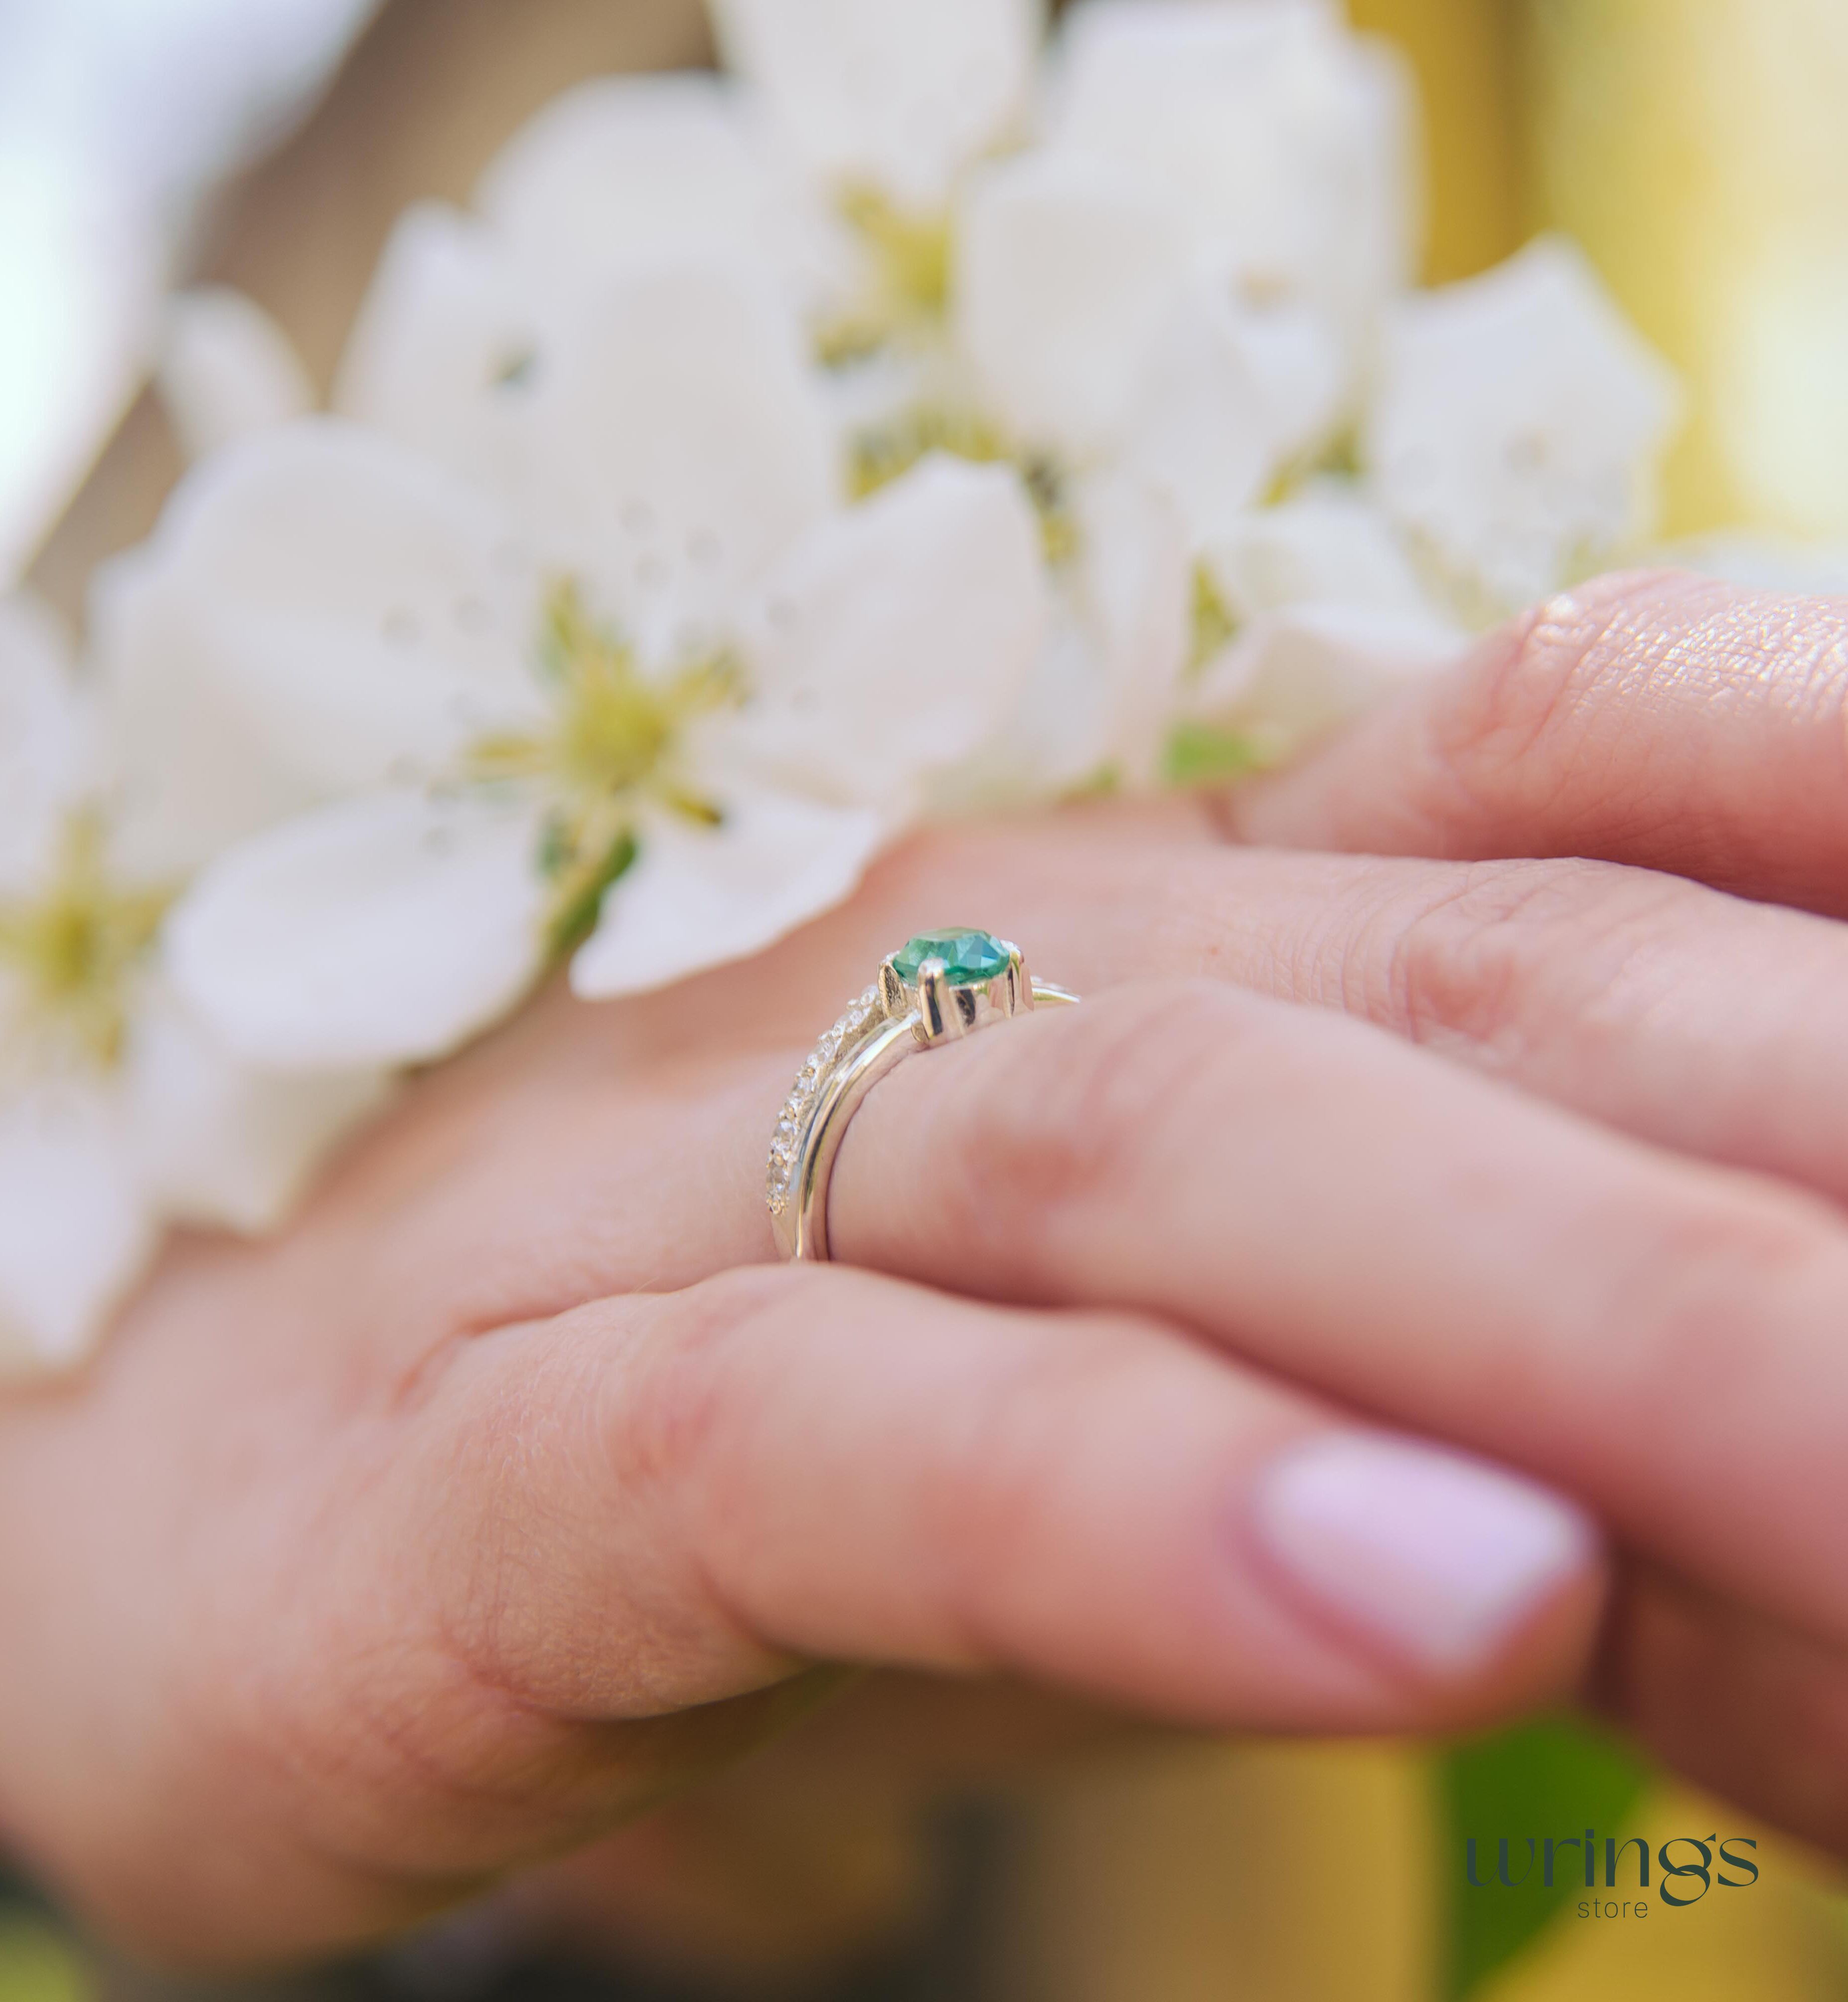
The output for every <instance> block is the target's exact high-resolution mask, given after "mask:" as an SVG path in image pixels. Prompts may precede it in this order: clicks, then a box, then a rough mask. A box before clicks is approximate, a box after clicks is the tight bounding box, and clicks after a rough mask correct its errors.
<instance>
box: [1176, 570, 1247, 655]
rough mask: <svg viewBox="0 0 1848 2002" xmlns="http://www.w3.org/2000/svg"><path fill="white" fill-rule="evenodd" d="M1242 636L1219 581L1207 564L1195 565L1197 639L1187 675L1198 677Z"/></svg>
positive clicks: (1193, 641) (1195, 631)
mask: <svg viewBox="0 0 1848 2002" xmlns="http://www.w3.org/2000/svg"><path fill="white" fill-rule="evenodd" d="M1237 637H1239V621H1238V617H1237V615H1236V613H1235V612H1233V609H1232V608H1231V607H1230V606H1229V605H1227V603H1226V600H1225V598H1224V597H1223V596H1222V595H1221V593H1220V590H1219V583H1218V581H1217V580H1216V579H1215V577H1214V576H1213V574H1212V570H1209V569H1208V567H1207V566H1206V565H1205V563H1195V564H1194V602H1193V637H1192V640H1191V644H1190V646H1189V647H1188V651H1187V672H1188V673H1189V674H1190V675H1197V674H1198V673H1199V672H1200V671H1201V670H1202V669H1203V668H1205V667H1207V666H1208V664H1210V663H1211V662H1212V661H1213V660H1214V659H1215V658H1216V657H1218V656H1219V654H1221V653H1222V652H1223V651H1224V650H1226V647H1229V646H1230V645H1231V644H1232V643H1233V640H1236V638H1237Z"/></svg>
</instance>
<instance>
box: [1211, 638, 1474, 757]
mask: <svg viewBox="0 0 1848 2002" xmlns="http://www.w3.org/2000/svg"><path fill="white" fill-rule="evenodd" d="M1466 644H1467V640H1466V637H1465V636H1463V635H1462V634H1460V633H1458V632H1457V631H1456V629H1455V628H1454V627H1450V626H1442V625H1434V624H1433V623H1431V621H1430V620H1428V619H1421V618H1416V617H1409V616H1406V615H1405V614H1403V613H1402V612H1380V611H1374V610H1370V609H1364V608H1362V607H1359V606H1356V605H1298V606H1295V607H1293V608H1292V609H1289V610H1288V611H1281V612H1267V613H1266V614H1264V616H1263V617H1261V618H1260V619H1257V620H1256V621H1255V622H1254V623H1253V624H1252V626H1250V629H1249V630H1247V632H1246V633H1244V634H1243V636H1242V637H1240V640H1238V642H1237V643H1236V644H1235V645H1233V646H1232V647H1228V648H1227V649H1226V651H1225V652H1224V653H1223V654H1221V655H1220V656H1219V659H1218V660H1217V661H1215V662H1214V663H1213V664H1212V666H1211V668H1209V669H1208V671H1207V672H1206V673H1205V675H1202V676H1201V678H1200V679H1199V680H1198V682H1196V683H1194V686H1193V688H1192V689H1191V692H1190V696H1189V700H1188V703H1187V707H1188V710H1189V711H1190V713H1191V714H1193V715H1194V716H1195V717H1200V718H1201V719H1203V720H1206V721H1208V722H1211V723H1212V724H1215V726H1217V727H1221V728H1223V729H1226V730H1228V731H1232V732H1233V733H1234V734H1237V735H1240V736H1242V737H1245V738H1248V739H1249V740H1250V745H1251V748H1252V749H1253V751H1254V752H1255V753H1256V754H1257V755H1258V756H1260V758H1262V759H1265V760H1267V761H1274V760H1282V759H1288V758H1291V757H1294V756H1295V755H1296V754H1297V753H1298V752H1300V751H1302V750H1303V749H1304V748H1306V747H1307V746H1308V745H1310V744H1312V743H1313V742H1314V741H1316V739H1317V738H1320V737H1323V736H1326V735H1327V734H1328V732H1329V731H1332V730H1334V729H1337V728H1338V727H1340V726H1341V724H1344V723H1348V722H1350V721H1351V720H1353V719H1354V718H1355V717H1357V716H1359V715H1362V714H1363V713H1365V711H1366V710H1369V709H1370V708H1372V707H1373V706H1375V705H1376V704H1377V703H1380V702H1382V701H1384V700H1385V699H1387V698H1388V697H1389V696H1393V695H1395V694H1396V693H1398V692H1400V690H1401V689H1404V688H1407V687H1408V686H1410V685H1412V684H1414V683H1415V682H1420V681H1422V680H1424V679H1427V678H1428V677H1430V676H1431V675H1434V674H1437V673H1439V672H1441V671H1442V670H1443V669H1445V668H1448V667H1450V666H1451V665H1452V664H1454V663H1455V661H1456V659H1457V657H1458V656H1459V654H1460V653H1461V652H1462V651H1463V648H1464V647H1465V646H1466Z"/></svg>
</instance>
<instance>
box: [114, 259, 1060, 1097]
mask: <svg viewBox="0 0 1848 2002" xmlns="http://www.w3.org/2000/svg"><path fill="white" fill-rule="evenodd" d="M546 341H547V344H546V347H544V349H543V350H542V352H541V354H540V355H539V358H538V359H537V361H535V364H534V365H533V366H532V368H530V369H522V370H518V371H511V372H504V373H502V374H501V375H498V376H493V375H490V376H489V378H487V379H486V381H483V380H482V379H480V378H479V376H476V377H474V378H468V379H467V380H466V381H465V382H463V384H462V388H461V389H459V391H458V392H456V400H454V401H452V403H450V404H449V406H448V410H449V420H448V422H447V423H446V424H445V421H444V420H443V417H442V412H441V406H439V405H438V403H435V402H434V401H431V402H423V401H420V400H418V399H416V398H414V397H413V398H412V399H410V400H409V401H408V402H407V403H406V404H404V405H401V406H392V404H391V403H390V402H389V399H380V401H379V403H378V414H380V415H381V416H382V417H385V418H387V419H388V420H392V421H393V422H394V424H395V426H396V428H398V429H399V430H401V431H408V432H410V433H411V434H414V435H416V436H417V437H419V438H420V439H422V441H424V443H426V444H427V445H430V446H431V447H433V448H436V449H437V450H438V451H439V452H443V453H445V455H447V457H448V464H440V463H438V462H436V461H435V460H434V459H432V458H431V457H430V456H428V455H426V454H424V453H420V452H413V450H411V449H410V448H409V447H408V446H407V445H403V444H401V443H399V442H398V441H396V440H394V439H392V438H388V437H385V436H382V435H381V434H378V432H375V431H367V430H362V429H361V428H359V427H356V426H353V425H350V424H344V423H341V422H339V421H336V420H319V421H316V422H311V423H309V424H304V425H299V426H296V427H290V428H288V429H286V430H284V431H279V432H273V433H270V434H267V435H265V436H264V437H263V438H259V439H257V440H255V441H252V442H251V443H250V444H249V445H246V446H245V447H244V448H241V449H240V450H239V451H238V452H234V453H232V454H231V455H228V456H227V457H225V458H224V459H221V460H220V461H218V462H217V463H215V464H214V465H212V466H209V467H207V468H204V469H201V471H200V473H197V474H196V475H195V476H194V477H193V479H192V480H191V481H190V482H189V483H188V484H187V487H185V488H183V490H182V492H181V494H180V497H178V499H177V500H176V502H175V504H174V505H173V507H172V508H171V509H170V511H169V517H168V519H167V520H166V522H165V523H164V524H163V526H162V530H161V532H160V534H159V537H157V539H156V541H155V544H154V546H153V547H152V551H151V552H150V553H149V555H148V556H147V557H146V558H145V559H144V560H143V562H142V563H141V567H139V569H138V570H137V571H135V572H134V573H132V574H131V577H130V579H129V581H128V584H127V587H126V589H127V595H128V596H129V597H130V598H131V600H132V601H138V614H139V616H133V614H134V611H135V610H136V609H137V608H136V606H135V605H131V616H118V617H117V619H115V620H114V621H113V645H111V646H109V647H106V648H105V658H106V661H107V662H108V664H109V666H110V673H111V678H112V681H113V684H114V685H115V686H116V687H117V689H118V690H119V691H121V696H120V699H121V700H122V701H123V704H124V713H130V714H136V715H138V716H140V717H142V718H144V719H145V726H146V727H148V728H149V729H151V730H152V729H159V730H162V731H165V732H166V734H167V736H168V738H169V751H168V759H167V762H168V767H169V772H170V773H172V774H173V775H175V778H176V783H172V784H170V785H169V788H168V794H169V797H167V799H166V800H165V801H164V802H161V801H156V802H152V803H150V804H149V805H148V807H147V810H146V811H147V825H146V827H145V834H146V835H147V838H148V839H150V840H151V841H152V840H153V839H155V836H156V835H159V836H160V837H162V841H163V843H164V845H165V846H169V847H172V848H176V849H185V848H187V846H189V845H197V842H198V841H199V840H200V839H203V838H204V835H205V834H206V832H207V829H206V828H205V827H204V825H203V821H204V819H205V818H209V815H207V814H206V812H205V811H204V809H202V808H201V807H200V806H199V805H198V804H197V802H196V800H195V798H194V794H195V793H197V792H200V791H203V790H207V787H206V782H205V777H204V774H199V775H196V777H197V783H191V782H189V781H188V779H187V763H186V761H187V745H188V743H189V742H192V741H197V742H199V743H200V744H202V745H205V744H209V745H214V747H215V748H213V749H212V750H211V752H209V753H208V754H207V762H209V763H211V765H212V766H214V767H215V766H217V765H218V764H219V763H220V762H221V761H223V760H224V759H225V758H226V757H227V756H228V755H235V762H237V763H238V765H239V766H240V767H241V768H242V769H243V771H244V772H246V773H262V774H263V783H262V786H261V788H260V790H262V791H263V793H264V794H265V796H266V797H277V796H278V795H291V796H292V797H295V799H296V800H298V802H299V803H300V804H302V806H303V807H305V808H307V809H308V810H307V811H305V812H304V813H302V814H300V815H299V816H298V818H295V819H293V820H291V821H288V822H287V823H285V824H284V825H281V826H280V827H277V828H271V829H270V830H269V831H267V832H255V831H253V830H246V832H252V834H253V838H251V839H249V840H247V841H246V842H243V843H242V844H241V845H240V846H238V847H237V848H236V849H235V851H234V852H233V853H231V854H229V855H228V856H225V858H224V859H223V860H221V861H220V862H218V863H216V864H215V865H214V866H212V867H209V868H208V869H207V870H206V871H205V872H204V875H203V876H202V877H201V878H200V881H199V882H198V883H197V885H196V886H195V887H194V889H193V890H192V891H190V893H189V894H188V895H187V897H186V898H184V900H183V902H182V903H181V905H180V906H179V908H178V909H177V910H176V913H175V916H174V917H173V920H172V923H171V926H170V951H169V959H170V963H171V965H172V968H173V975H174V978H175V980H176V984H177V985H178V986H179V987H180V989H181V990H182V991H183V992H184V994H185V995H186V996H187V998H188V999H189V1001H190V1003H193V1004H194V1006H196V1007H197V1009H198V1010H199V1011H200V1013H201V1015H202V1016H203V1017H204V1019H206V1020H208V1021H209V1022H210V1023H211V1024H212V1025H213V1027H214V1030H215V1031H217V1032H218V1033H219V1034H222V1035H223V1037H224V1038H225V1040H226V1041H227V1043H228V1045H229V1046H230V1047H232V1048H233V1049H235V1051H236V1052H238V1053H239V1055H241V1056H242V1057H243V1058H244V1059H246V1060H248V1061H250V1062H254V1063H259V1064H263V1065H267V1066H278V1067H282V1068H295V1067H304V1066H316V1067H326V1066H330V1065H337V1064H373V1063H379V1064H397V1063H403V1062H410V1061H416V1060H421V1059H427V1058H431V1057H434V1056H436V1055H441V1054H442V1053H444V1052H446V1051H448V1050H449V1049H451V1048H454V1047H455V1045H457V1044H459V1042H460V1041H462V1040H464V1039H465V1038H467V1037H469V1035H471V1034H474V1033H475V1032H476V1031H478V1030H479V1029H480V1028H481V1027H483V1026H485V1025H486V1024H488V1023H490V1022H491V1021H493V1020H494V1019H496V1018H497V1017H498V1016H500V1014H502V1013H504V1012H505V1011H506V1010H507V1009H508V1008H510V1007H511V1006H513V1005H514V1003H516V1002H517V1001H518V999H520V998H521V996H523V994H524V993H525V991H526V990H527V989H528V987H529V985H531V984H532V982H533V981H534V980H535V978H537V977H538V976H539V974H540V973H541V972H542V971H543V969H544V968H545V967H546V964H548V963H549V960H550V959H551V958H553V957H556V956H560V955H562V954H567V953H570V954H574V959H573V968H574V972H573V978H574V985H575V986H576V987H577V991H578V992H580V993H582V994H584V995H586V996H594V997H601V996H609V995H614V994H617V993H622V992H633V991H636V990H639V989H645V988H649V987H653V986H657V985H662V984H664V983H666V982H671V981H673V980H675V979H678V978H682V977H683V976H685V975H688V974H689V973H692V972H695V971H699V969H701V968H704V967H708V966H711V965H714V964H718V963H720V962H721V961H725V960H727V959H731V958H735V957H741V956H744V955H746V954H750V953H752V952H755V951H756V950H759V949H760V948H761V947H763V946H765V945H766V944H768V943H770V942H771V941H772V940H773V939H775V938H776V937H778V936H781V935H782V934H783V933H785V932H786V931H788V930H790V929H793V927H795V926H798V925H800V924H801V923H804V922H805V921H806V920H807V919H809V918H811V917H812V916H814V915H816V914H817V913H818V912H820V911H821V910H822V909H825V908H827V907H828V905H831V904H832V903H833V902H836V901H838V900H839V898H842V896H844V895H846V894H847V892H848V891H849V890H850V889H851V888H852V887H853V884H854V883H855V882H856V881H857V880H858V877H859V874H860V873H861V871H862V870H863V868H864V867H865V866H866V863H867V861H868V860H870V857H871V856H872V855H873V853H875V852H876V851H877V849H878V848H879V847H880V845H881V844H882V843H883V842H885V841H886V840H887V839H889V838H890V837H891V834H892V833H893V832H894V830H896V829H897V828H899V827H901V826H902V825H904V824H905V821H906V820H907V819H908V818H909V817H910V816H912V814H915V812H916V811H918V810H919V807H920V806H921V805H922V803H923V801H924V799H925V798H926V795H927V793H928V792H929V790H930V788H931V787H933V785H934V784H936V783H938V782H939V781H940V780H944V779H946V778H947V776H949V775H950V773H952V771H953V770H954V768H955V767H956V766H957V765H958V764H959V762H961V761H963V760H964V759H967V758H968V756H969V755H971V752H974V751H975V750H976V749H978V748H979V747H980V746H981V745H982V744H983V743H984V742H985V741H986V740H987V739H989V738H990V737H991V736H992V734H993V732H994V731H995V728H996V727H997V726H998V725H999V723H1000V722H1001V721H1002V719H1003V718H1004V717H1006V714H1007V713H1009V711H1010V710H1012V708H1013V706H1014V705H1015V703H1016V699H1017V696H1018V694H1019V691H1020V686H1021V685H1022V683H1023V680H1024V678H1025V676H1026V675H1027V671H1028V670H1029V668H1030V665H1031V663H1032V661H1033V660H1034V656H1035V654H1036V653H1037V650H1038V647H1039V644H1040V640H1041V632H1042V630H1043V627H1044V621H1045V619H1046V616H1047V615H1046V605H1045V584H1044V575H1043V569H1042V564H1041V556H1040V549H1039V531H1038V528H1037V524H1036V522H1035V521H1034V515H1033V513H1032V511H1031V509H1030V507H1029V506H1028V504H1027V501H1026V499H1025V497H1024V496H1023V494H1022V492H1021V490H1020V485H1019V483H1018V481H1017V480H1016V478H1015V476H1014V475H1013V473H1010V472H1009V471H1007V470H1006V469H1000V468H992V467H976V466H968V465H960V464H957V463H955V462H952V461H950V460H947V459H942V458H933V459H929V460H927V461H926V462H924V463H922V464H921V465H919V466H918V467H916V468H915V469H913V471H912V473H910V474H909V475H908V476H907V477H906V478H905V479H903V480H900V481H898V482H896V483H894V484H893V485H892V486H891V487H890V488H889V490H887V491H886V492H884V493H883V494H880V496H879V497H877V499H876V500H874V501H871V502H870V503H869V504H866V505H864V506H862V507H857V508H855V509H853V510H850V511H846V510H843V509H842V507H841V506H840V504H839V498H838V497H837V495H836V494H835V480H834V468H833V465H832V452H831V440H830V435H829V433H828V427H827V425H826V424H825V419H824V417H823V415H822V413H821V410H820V408H819V406H818V403H817V401H816V399H815V398H814V394H813V392H812V390H811V387H810V385H809V384H808V382H807V379H806V378H805V377H804V373H803V371H802V368H801V365H800V361H799V360H798V358H797V355H796V354H795V352H794V348H793V335H792V333H791V331H790V329H789V327H788V326H786V323H784V322H783V320H782V319H780V318H779V315H778V314H777V312H776V311H775V309H773V308H772V306H771V305H769V303H768V302H766V301H765V299H764V298H763V297H762V295H761V294H760V293H759V292H758V291H757V290H756V289H755V288H754V287H753V285H752V284H751V283H750V282H749V281H748V277H745V276H744V275H741V274H728V273H724V272H722V271H720V270H718V269H717V267H713V266H710V265H707V266H703V267H692V266H689V267H681V268H676V267H664V266H659V265H657V266H656V267H654V268H652V269H650V270H643V269H641V268H640V267H637V268H636V269H634V270H631V271H630V272H629V273H628V274H626V275H625V276H623V277H620V278H619V279H617V280H615V281H612V282H611V283H610V284H608V285H607V286H606V287H605V288H603V289H602V290H601V291H600V292H593V293H590V294H587V295H586V298H585V300H584V307H583V310H582V311H581V312H578V313H577V314H575V315H572V314H563V313H561V314H560V316H559V317H558V318H557V319H556V320H555V322H554V323H553V326H552V327H551V329H550V330H549V333H548V334H547V336H546ZM459 379H461V378H459ZM176 688H183V689H185V690H186V691H187V699H186V701H185V703H183V704H176V702H175V699H174V697H173V690H174V689H176ZM135 689H147V690H149V691H156V690H159V691H165V692H166V697H165V699H166V705H167V706H166V710H165V712H164V713H163V714H162V716H161V717H159V718H156V717H154V716H153V715H152V713H151V710H152V707H153V706H154V705H153V703H152V697H150V699H148V700H144V701H141V702H140V703H135V702H134V700H133V699H132V693H133V691H134V690H135ZM233 746H235V754H233V752H232V747H233ZM216 804H217V806H218V807H222V808H223V809H224V810H225V811H227V812H232V811H235V808H236V804H237V803H236V801H235V799H231V798H228V797H223V798H221V799H220V800H218V802H217V803H216ZM226 831H227V830H226V828H225V826H224V825H223V824H222V823H221V822H220V823H218V824H215V825H213V826H212V827H211V828H210V830H209V832H210V834H211V837H212V838H213V839H221V838H222V836H223V835H224V834H225V832H226Z"/></svg>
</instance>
